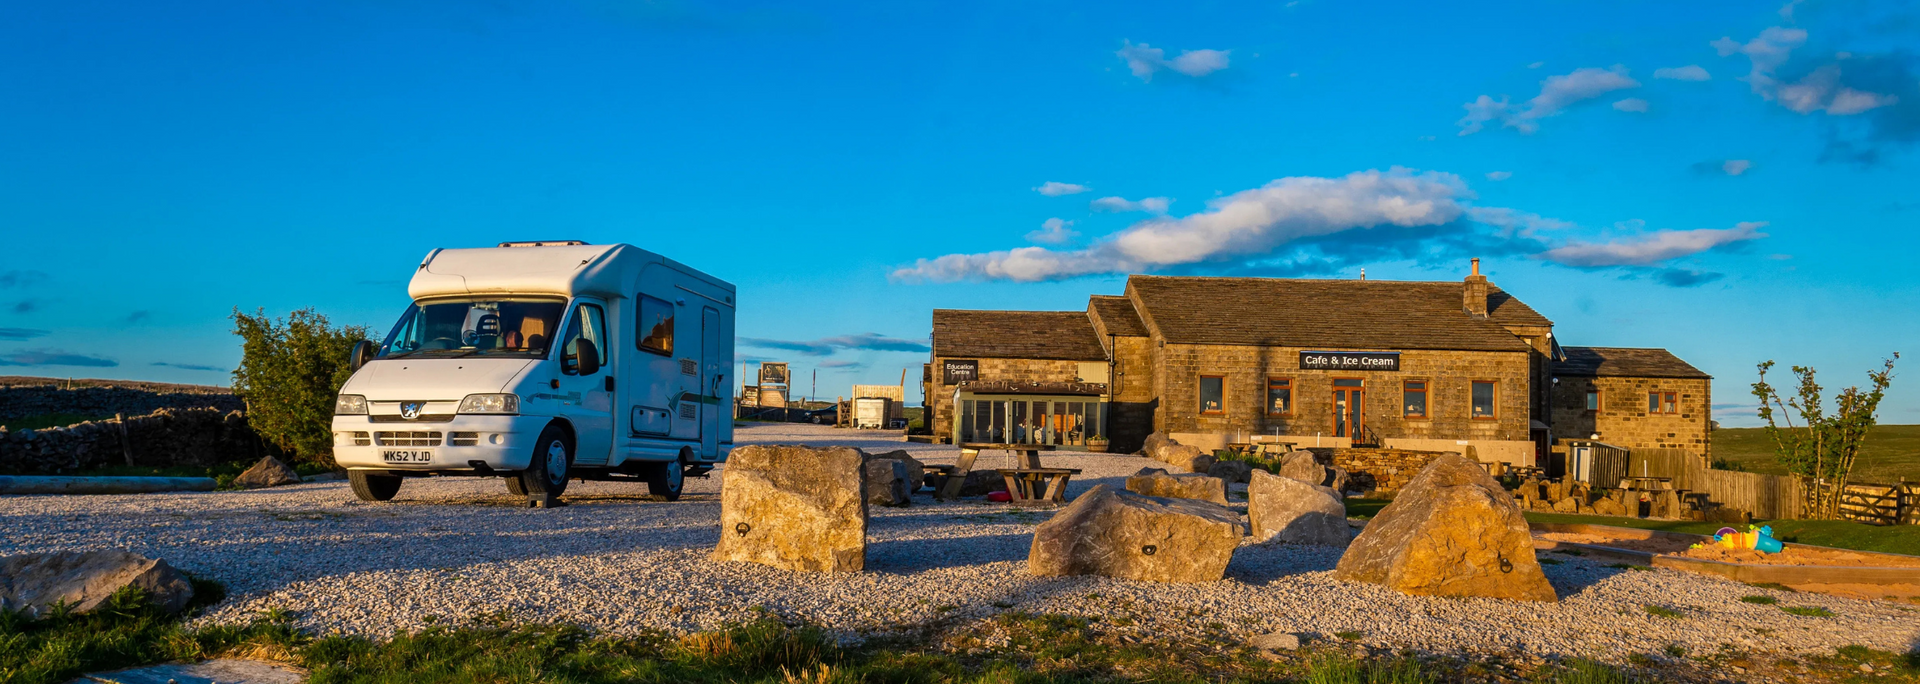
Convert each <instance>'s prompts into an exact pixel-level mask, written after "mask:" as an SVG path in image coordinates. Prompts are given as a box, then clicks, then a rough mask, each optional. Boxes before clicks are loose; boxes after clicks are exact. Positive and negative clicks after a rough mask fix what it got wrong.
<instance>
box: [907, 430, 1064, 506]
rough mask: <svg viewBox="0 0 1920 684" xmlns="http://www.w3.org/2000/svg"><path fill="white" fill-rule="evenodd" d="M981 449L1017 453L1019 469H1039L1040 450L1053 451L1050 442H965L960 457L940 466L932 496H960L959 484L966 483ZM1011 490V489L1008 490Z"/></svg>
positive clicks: (955, 497)
mask: <svg viewBox="0 0 1920 684" xmlns="http://www.w3.org/2000/svg"><path fill="white" fill-rule="evenodd" d="M982 451H1007V452H1013V453H1017V454H1018V461H1019V465H1018V468H1019V469H1025V470H1036V469H1041V466H1040V452H1042V451H1053V445H1051V444H1003V443H997V442H994V443H989V442H966V443H962V444H961V445H960V458H959V460H958V461H957V462H955V463H954V465H952V466H949V467H946V468H940V469H939V470H940V474H941V476H942V478H941V480H940V484H939V486H938V487H937V488H935V490H934V494H933V498H935V499H939V500H942V501H945V500H948V499H957V498H959V497H960V486H961V485H963V484H966V481H967V473H970V472H973V462H974V460H975V459H977V458H979V457H980V452H982ZM1008 491H1009V492H1011V491H1012V490H1008Z"/></svg>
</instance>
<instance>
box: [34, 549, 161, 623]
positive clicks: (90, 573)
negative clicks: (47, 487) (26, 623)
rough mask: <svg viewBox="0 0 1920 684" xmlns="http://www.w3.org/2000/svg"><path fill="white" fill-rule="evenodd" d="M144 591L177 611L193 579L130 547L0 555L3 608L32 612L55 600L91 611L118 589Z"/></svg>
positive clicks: (39, 611) (41, 610)
mask: <svg viewBox="0 0 1920 684" xmlns="http://www.w3.org/2000/svg"><path fill="white" fill-rule="evenodd" d="M127 587H138V588H140V589H142V590H145V591H146V593H147V596H148V598H149V599H150V600H151V601H153V603H154V605H157V606H159V607H160V608H161V609H162V610H165V611H166V612H168V613H178V612H180V611H181V610H182V609H184V608H186V607H187V602H188V601H192V600H193V583H192V582H189V581H187V576H186V575H184V574H182V573H181V572H180V571H179V570H176V569H174V568H173V566H171V565H168V564H167V562H166V561H164V560H160V559H158V558H148V557H146V556H142V555H140V554H137V553H131V552H127V551H52V552H46V553H28V554H21V555H18V556H8V557H6V558H0V609H4V610H9V611H21V612H24V613H26V614H27V615H29V616H33V617H38V616H41V615H44V614H46V612H47V610H48V609H50V608H52V607H53V606H54V605H55V604H61V603H65V604H68V605H70V606H72V608H73V611H74V612H75V613H87V612H91V611H93V610H94V609H96V608H99V607H100V606H101V604H104V603H106V601H107V598H108V597H111V596H113V594H114V592H117V591H120V590H121V589H125V588H127Z"/></svg>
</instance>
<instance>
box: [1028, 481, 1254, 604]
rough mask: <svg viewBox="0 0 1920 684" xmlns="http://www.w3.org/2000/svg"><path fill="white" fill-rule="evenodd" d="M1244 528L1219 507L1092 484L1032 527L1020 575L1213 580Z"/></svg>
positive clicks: (1222, 569) (1222, 573)
mask: <svg viewBox="0 0 1920 684" xmlns="http://www.w3.org/2000/svg"><path fill="white" fill-rule="evenodd" d="M1243 536H1245V531H1244V529H1243V528H1242V527H1241V525H1240V518H1239V516H1237V515H1234V514H1233V513H1232V512H1229V511H1228V510H1227V509H1226V508H1225V507H1222V506H1219V505H1215V504H1211V503H1207V502H1205V501H1196V500H1193V499H1166V498H1161V497H1153V496H1145V495H1142V494H1135V493H1133V492H1129V491H1126V490H1124V489H1114V488H1113V487H1112V486H1110V485H1104V484H1103V485H1096V486H1095V487H1094V488H1093V489H1090V490H1087V492H1086V493H1084V494H1081V495H1080V496H1079V497H1078V498H1075V499H1074V500H1073V503H1072V504H1071V505H1068V506H1067V507H1066V508H1064V509H1061V511H1060V512H1059V513H1056V514H1054V516H1053V518H1052V519H1050V520H1048V521H1046V522H1044V523H1041V524H1040V525H1039V526H1038V527H1035V528H1034V530H1033V548H1032V550H1031V551H1029V552H1028V555H1027V571H1028V572H1030V573H1033V574H1034V575H1038V576H1041V577H1050V576H1060V575H1104V576H1107V577H1119V578H1123V579H1132V580H1145V581H1150V582H1214V581H1218V580H1220V578H1222V577H1225V576H1226V572H1227V563H1228V561H1231V560H1232V559H1233V550H1234V549H1235V548H1237V547H1239V545H1240V538H1241V537H1243Z"/></svg>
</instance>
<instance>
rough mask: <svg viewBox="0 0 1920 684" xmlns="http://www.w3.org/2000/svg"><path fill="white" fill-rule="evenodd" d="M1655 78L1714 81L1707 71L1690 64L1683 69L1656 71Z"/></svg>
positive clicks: (1654, 72) (1673, 68)
mask: <svg viewBox="0 0 1920 684" xmlns="http://www.w3.org/2000/svg"><path fill="white" fill-rule="evenodd" d="M1653 77H1654V78H1664V79H1667V80H1670V81H1706V80H1710V79H1712V78H1713V75H1712V74H1709V73H1707V70H1706V69H1704V68H1702V67H1701V66H1700V65H1698V64H1688V65H1686V66H1683V67H1672V68H1669V69H1654V70H1653Z"/></svg>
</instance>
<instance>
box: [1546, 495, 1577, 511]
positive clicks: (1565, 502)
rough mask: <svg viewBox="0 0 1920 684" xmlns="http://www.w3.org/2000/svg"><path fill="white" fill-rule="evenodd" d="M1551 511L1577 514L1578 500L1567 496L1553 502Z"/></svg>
mask: <svg viewBox="0 0 1920 684" xmlns="http://www.w3.org/2000/svg"><path fill="white" fill-rule="evenodd" d="M1553 511H1554V512H1555V513H1577V512H1579V511H1580V500H1579V499H1576V498H1573V497H1571V496H1569V497H1567V498H1564V499H1561V500H1559V501H1555V502H1553Z"/></svg>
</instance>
